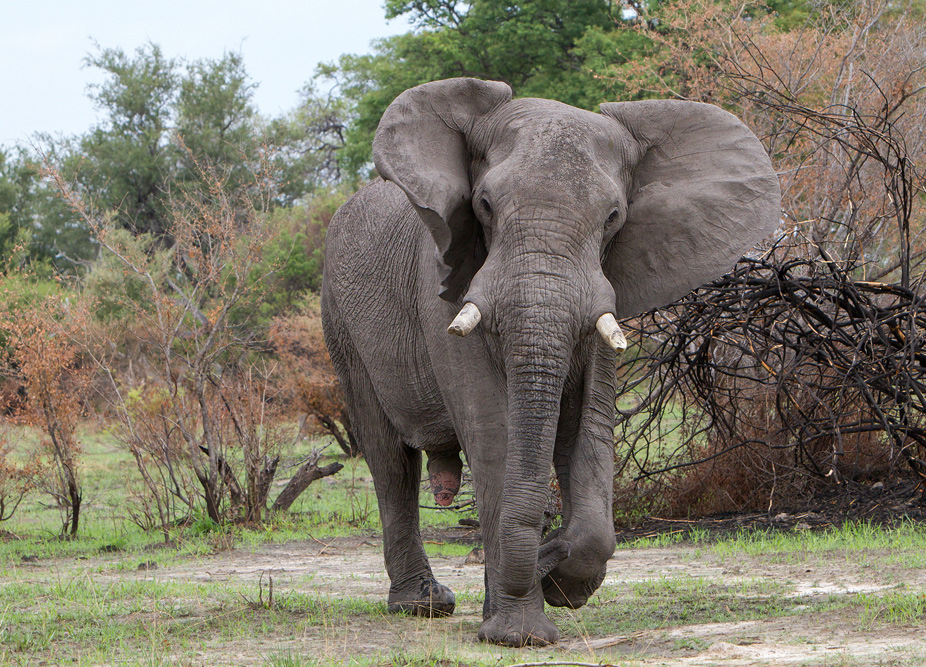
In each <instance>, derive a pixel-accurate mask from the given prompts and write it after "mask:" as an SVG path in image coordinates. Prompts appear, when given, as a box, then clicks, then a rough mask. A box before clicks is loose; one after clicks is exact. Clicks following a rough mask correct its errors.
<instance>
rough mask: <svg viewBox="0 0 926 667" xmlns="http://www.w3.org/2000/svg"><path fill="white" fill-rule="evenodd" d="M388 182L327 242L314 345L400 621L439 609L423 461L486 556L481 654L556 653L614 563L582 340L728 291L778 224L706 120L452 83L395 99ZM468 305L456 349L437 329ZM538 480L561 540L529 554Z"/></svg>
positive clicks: (768, 182)
mask: <svg viewBox="0 0 926 667" xmlns="http://www.w3.org/2000/svg"><path fill="white" fill-rule="evenodd" d="M374 159H375V161H376V165H377V168H378V170H379V173H380V174H381V175H382V176H383V179H385V180H382V179H377V180H376V181H374V182H373V183H371V184H370V185H368V186H366V187H365V188H364V189H363V190H361V191H360V192H359V193H358V194H357V195H355V196H354V197H353V198H352V199H351V200H350V201H348V202H347V203H346V204H345V205H344V206H343V207H342V208H341V209H340V211H339V212H338V213H337V215H336V216H335V218H334V220H332V223H331V225H330V227H329V231H328V237H327V252H326V263H325V279H324V286H323V297H322V309H323V318H324V325H325V337H326V340H327V343H328V346H329V349H330V352H331V357H332V360H333V362H334V364H335V367H336V368H337V371H338V376H339V378H340V380H341V383H342V386H343V388H344V391H345V394H346V397H347V402H348V407H349V411H350V418H351V423H352V424H353V425H354V426H355V428H356V434H357V437H358V439H359V442H360V444H361V447H362V448H363V451H364V455H365V456H366V460H367V462H368V463H369V466H370V470H371V472H372V474H373V479H374V483H375V487H376V493H377V497H378V500H379V507H380V514H381V518H382V522H383V539H384V552H385V561H386V569H387V571H388V573H389V577H390V579H391V587H390V592H389V609H390V611H406V612H411V613H416V614H425V615H443V614H449V613H452V612H453V608H454V598H453V593H452V592H451V591H450V590H449V589H447V588H446V587H445V586H442V585H441V584H439V583H438V582H437V581H435V579H434V576H433V574H432V572H431V569H430V566H429V565H428V560H427V558H426V556H425V553H424V549H423V547H422V542H421V535H420V533H419V528H418V489H419V484H420V480H421V473H422V471H421V453H422V452H426V453H427V456H428V473H429V474H428V477H429V481H430V485H431V489H432V492H433V493H434V495H435V501H436V502H437V503H438V504H441V505H444V506H446V505H449V504H451V503H452V502H453V496H454V494H455V493H456V492H457V491H458V490H459V485H460V482H459V480H460V466H461V464H460V458H459V455H460V452H461V451H462V452H463V453H464V454H465V456H466V459H467V461H468V463H469V466H470V469H471V471H472V477H473V482H474V485H475V492H476V503H477V506H478V510H479V518H480V523H481V525H482V532H483V540H484V542H485V553H486V586H487V590H486V602H485V606H484V610H483V613H484V622H483V624H482V627H481V628H480V630H479V637H480V638H481V639H483V640H486V641H492V642H496V643H499V644H504V645H510V646H523V645H526V644H535V645H543V644H548V643H552V642H555V641H556V640H557V638H558V632H557V629H556V627H555V626H554V625H553V624H552V623H551V622H550V621H549V619H548V618H547V617H546V615H545V614H544V600H546V602H547V603H549V604H551V605H556V606H567V607H572V608H575V607H580V606H581V605H583V604H585V602H586V601H587V600H588V598H589V596H590V595H591V594H592V593H593V592H594V591H595V590H596V589H597V588H598V586H599V585H600V584H601V582H602V580H603V579H604V575H605V564H606V561H607V560H608V558H609V557H610V556H611V555H612V553H613V550H614V544H615V542H614V531H613V526H612V520H611V516H612V514H611V513H612V507H611V504H612V477H613V445H612V433H613V426H614V402H615V388H614V387H615V384H614V368H615V362H616V358H615V351H614V350H613V349H611V347H609V346H608V345H606V344H605V343H604V341H603V340H602V339H601V337H600V336H599V335H598V334H597V333H596V331H595V322H596V321H597V320H598V318H599V317H600V316H601V315H603V314H604V313H612V314H614V315H615V316H617V317H618V318H622V317H628V316H631V315H634V314H636V313H639V312H642V311H644V310H647V309H650V308H653V307H657V306H660V305H663V304H665V303H668V302H671V301H672V300H674V299H676V298H678V297H680V296H682V295H684V294H685V293H686V292H687V291H689V290H691V289H692V288H694V287H697V286H698V285H700V284H702V283H704V282H707V281H709V280H711V279H713V278H715V277H717V276H719V275H722V274H723V273H724V272H725V271H726V270H727V269H729V268H730V266H732V264H733V263H734V262H735V261H736V260H737V259H738V258H739V257H740V255H741V254H742V253H743V252H744V251H746V250H747V249H748V248H750V247H751V246H752V245H753V244H754V243H756V242H757V241H758V240H760V239H761V238H762V237H763V236H765V235H766V234H768V233H769V232H771V231H772V230H773V229H774V228H775V227H776V226H777V223H778V207H779V192H778V182H777V178H776V176H775V174H774V172H773V171H772V169H771V165H770V163H769V160H768V157H767V156H766V154H765V152H764V151H763V149H762V147H761V144H760V143H759V142H758V140H756V139H755V137H754V136H753V135H752V134H751V133H750V132H749V131H748V130H747V129H746V128H745V127H744V126H743V125H742V124H741V123H740V122H739V121H738V120H736V119H735V118H734V117H733V116H731V115H730V114H727V113H726V112H723V111H721V110H719V109H717V108H716V107H712V106H709V105H702V104H694V103H686V102H666V101H652V102H639V103H625V104H609V105H602V114H596V113H590V112H586V111H581V110H579V109H575V108H572V107H569V106H566V105H563V104H560V103H557V102H552V101H549V100H538V99H522V100H514V101H512V100H511V99H510V90H509V89H508V87H507V86H505V85H504V84H500V83H493V82H482V81H476V80H473V79H451V80H447V81H439V82H435V83H430V84H425V85H423V86H419V87H417V88H413V89H411V90H409V91H406V92H405V93H403V94H402V95H401V96H399V98H397V99H396V101H395V102H393V104H392V105H391V106H390V107H389V109H388V110H387V112H386V114H385V115H384V117H383V120H382V122H381V123H380V127H379V129H378V131H377V136H376V140H375V142H374ZM465 303H473V304H475V305H476V306H478V308H479V311H480V313H481V315H482V320H481V322H480V323H479V325H478V326H477V327H476V328H475V330H473V331H472V333H470V334H469V335H468V336H467V337H465V338H459V337H456V336H449V335H448V334H447V327H448V325H449V324H450V322H451V321H452V320H453V319H454V317H455V315H456V314H457V312H458V311H459V310H460V308H461V307H462V306H463V305H464V304H465ZM551 467H552V468H553V469H555V472H556V475H557V478H558V480H559V484H560V488H561V490H562V499H563V525H562V527H561V528H560V529H558V530H557V531H554V532H553V533H551V534H550V535H548V536H546V538H545V539H544V540H543V541H541V521H542V512H543V508H544V507H545V504H546V500H547V494H548V491H549V476H550V471H551Z"/></svg>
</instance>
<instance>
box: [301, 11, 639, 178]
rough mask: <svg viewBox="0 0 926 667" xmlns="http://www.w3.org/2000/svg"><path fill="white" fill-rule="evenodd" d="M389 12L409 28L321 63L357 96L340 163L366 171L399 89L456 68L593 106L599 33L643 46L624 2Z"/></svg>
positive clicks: (613, 42)
mask: <svg viewBox="0 0 926 667" xmlns="http://www.w3.org/2000/svg"><path fill="white" fill-rule="evenodd" d="M385 8H386V17H387V18H396V17H399V16H407V17H408V18H409V20H410V22H411V23H412V25H413V30H412V31H411V32H408V33H406V34H403V35H398V36H395V37H390V38H387V39H384V40H381V41H379V42H377V43H376V45H375V48H374V52H373V53H372V54H371V55H365V56H354V55H345V56H342V57H341V58H340V60H339V61H338V63H337V64H336V65H327V66H323V67H320V68H319V71H318V74H319V75H320V76H327V77H331V78H333V79H334V80H336V81H337V82H338V84H339V85H340V91H341V94H342V95H343V97H344V98H345V99H347V100H348V101H349V103H350V105H351V109H352V111H351V113H352V118H351V121H352V122H351V124H350V127H349V129H348V130H347V132H346V133H345V147H344V150H343V151H342V153H341V156H342V164H343V166H344V167H346V169H347V170H349V171H355V172H356V171H360V170H362V169H363V168H364V167H365V165H367V164H368V163H369V160H370V144H371V140H372V136H373V133H374V132H375V130H376V125H377V124H378V123H379V119H380V117H381V116H382V113H383V111H384V110H385V108H386V107H387V106H388V105H389V103H390V102H392V100H393V99H395V97H396V96H397V95H398V94H399V93H401V92H402V91H403V90H405V89H407V88H410V87H412V86H415V85H418V84H421V83H425V82H427V81H433V80H436V79H444V78H449V77H455V76H473V77H478V78H484V79H495V80H499V81H505V82H506V83H508V84H509V85H510V86H511V87H512V88H513V89H514V92H515V95H517V96H534V97H548V98H552V99H557V100H560V101H563V102H566V103H568V104H574V105H578V106H582V107H587V108H594V107H595V106H596V105H597V104H598V103H599V102H601V101H602V100H604V99H608V98H609V94H608V93H609V90H608V87H607V85H606V84H605V83H603V82H601V81H599V80H597V79H596V78H595V77H594V76H593V75H592V73H591V70H590V68H589V66H588V61H589V60H590V59H595V58H599V57H601V54H602V49H603V48H604V47H603V44H602V43H603V42H606V44H607V49H608V50H610V51H611V52H618V51H619V52H620V53H621V57H632V53H633V52H634V51H635V50H637V49H641V48H647V44H646V40H645V39H642V40H641V39H640V38H639V36H638V35H636V34H632V33H630V32H629V31H627V30H626V25H625V23H626V22H624V21H622V20H621V13H620V5H619V4H618V3H613V2H608V1H607V0H522V1H521V2H512V1H510V0H473V1H472V2H455V1H453V0H387V1H386V4H385Z"/></svg>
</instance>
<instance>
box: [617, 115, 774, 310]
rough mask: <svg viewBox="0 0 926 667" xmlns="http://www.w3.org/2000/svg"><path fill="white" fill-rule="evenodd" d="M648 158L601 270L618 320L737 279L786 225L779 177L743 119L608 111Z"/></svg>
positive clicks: (641, 163) (635, 174)
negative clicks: (748, 256)
mask: <svg viewBox="0 0 926 667" xmlns="http://www.w3.org/2000/svg"><path fill="white" fill-rule="evenodd" d="M601 113H602V114H604V115H606V116H610V117H611V118H613V119H614V120H616V121H617V122H619V123H620V124H621V125H623V126H624V127H625V128H626V129H627V130H628V131H629V132H630V134H631V135H632V136H633V138H634V139H635V140H636V141H637V142H638V144H639V146H640V148H641V149H642V157H641V158H640V160H639V161H638V162H637V164H636V166H635V167H634V168H633V172H632V173H633V181H632V184H631V188H630V191H629V192H628V202H627V205H628V210H627V219H626V222H625V223H624V226H623V228H622V229H621V231H620V232H618V234H617V236H616V237H615V238H614V240H613V241H612V242H611V244H610V247H609V251H608V254H607V255H606V257H605V259H604V261H603V262H602V268H603V270H604V273H605V275H606V276H607V277H608V280H610V281H611V284H612V286H613V287H614V292H615V294H616V295H617V304H616V311H615V314H616V315H617V317H618V318H622V317H630V316H632V315H636V314H639V313H641V312H644V311H647V310H650V309H652V308H658V307H660V306H664V305H666V304H668V303H671V302H673V301H675V300H677V299H679V298H681V297H682V296H684V295H685V294H687V293H688V292H690V291H691V290H692V289H694V288H696V287H698V286H700V285H703V284H705V283H707V282H710V281H711V280H714V279H716V278H718V277H720V276H722V275H723V274H724V273H726V272H727V271H729V270H730V268H731V267H732V266H733V265H734V264H735V263H736V261H737V260H738V259H739V258H740V257H742V255H743V253H745V252H746V251H747V250H749V249H750V248H752V247H753V246H754V245H755V244H756V243H758V242H759V241H760V240H762V238H764V237H765V236H767V235H768V234H770V233H771V232H773V231H774V230H775V229H776V228H777V226H778V224H779V215H780V209H781V192H780V190H779V185H778V176H777V175H776V174H775V170H774V169H773V168H772V164H771V161H770V160H769V157H768V154H767V153H766V152H765V149H764V148H763V147H762V144H761V142H760V141H759V140H758V139H757V138H756V136H755V135H754V134H753V133H752V132H751V131H750V130H749V128H747V127H746V126H745V125H744V124H743V123H742V122H741V121H740V120H739V119H738V118H737V117H736V116H734V115H732V114H730V113H727V112H726V111H724V110H723V109H720V108H719V107H715V106H713V105H710V104H701V103H698V102H683V101H676V100H647V101H643V102H619V103H609V104H602V105H601Z"/></svg>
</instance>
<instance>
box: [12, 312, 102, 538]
mask: <svg viewBox="0 0 926 667" xmlns="http://www.w3.org/2000/svg"><path fill="white" fill-rule="evenodd" d="M85 324H86V313H84V312H83V311H82V310H81V309H80V307H79V304H76V303H72V302H71V301H70V299H69V298H68V297H67V296H62V295H60V294H52V295H49V296H46V297H45V298H42V299H39V300H38V301H36V302H34V303H32V304H29V305H24V306H23V307H21V308H16V309H11V310H9V311H8V312H7V315H6V317H5V318H4V321H3V322H2V324H0V329H2V333H3V335H4V337H5V338H6V348H5V350H4V351H3V353H4V356H3V359H2V362H0V363H2V370H3V372H4V373H5V374H6V375H7V376H8V377H11V378H15V380H16V382H18V383H19V385H20V386H21V387H22V391H23V393H24V395H25V396H26V400H25V404H24V409H23V410H21V411H20V412H19V413H18V414H17V417H16V420H17V421H19V422H21V423H24V424H27V425H30V426H35V427H37V428H39V429H41V431H42V432H43V433H44V437H43V439H42V440H41V443H40V445H39V451H38V452H37V457H38V458H39V459H40V460H41V461H43V462H44V463H45V465H43V474H41V475H38V476H35V477H34V478H33V479H35V481H36V486H38V487H39V488H40V489H41V490H43V491H44V492H45V493H47V494H48V495H50V496H51V497H52V498H53V499H54V501H55V506H56V507H57V508H58V509H59V511H60V512H61V523H62V526H61V531H62V534H68V535H70V536H74V535H76V534H77V530H78V526H79V522H80V509H81V500H82V497H83V494H82V492H81V486H80V475H79V463H80V453H81V446H80V442H79V441H78V439H77V435H76V431H77V423H78V418H79V417H80V416H81V414H82V413H83V411H84V405H83V399H84V396H85V394H86V389H87V387H88V386H89V383H90V379H91V378H90V374H89V373H88V372H87V370H88V369H87V368H86V367H85V366H84V365H83V364H82V360H81V358H80V354H79V346H78V343H77V338H78V336H79V334H80V332H81V331H82V329H83V328H84V326H85Z"/></svg>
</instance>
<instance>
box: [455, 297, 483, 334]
mask: <svg viewBox="0 0 926 667" xmlns="http://www.w3.org/2000/svg"><path fill="white" fill-rule="evenodd" d="M481 319H482V313H480V312H479V308H477V307H476V304H474V303H466V304H464V305H463V307H462V308H461V309H460V312H459V314H458V315H457V316H456V317H455V318H454V319H453V322H451V323H450V326H449V327H447V333H450V334H453V335H454V336H460V337H461V338H462V337H464V336H466V335H467V334H468V333H469V332H471V331H472V330H473V329H475V328H476V325H477V324H479V320H481Z"/></svg>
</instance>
